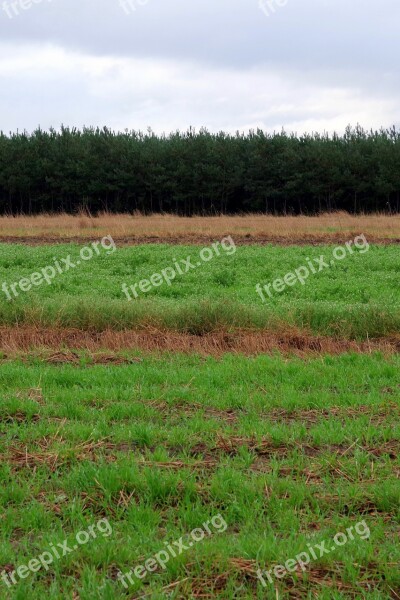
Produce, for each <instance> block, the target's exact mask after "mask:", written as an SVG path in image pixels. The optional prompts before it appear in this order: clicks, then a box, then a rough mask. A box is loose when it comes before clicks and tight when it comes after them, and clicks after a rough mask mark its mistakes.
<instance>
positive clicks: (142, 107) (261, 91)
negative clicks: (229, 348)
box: [0, 0, 400, 133]
mask: <svg viewBox="0 0 400 600" xmlns="http://www.w3.org/2000/svg"><path fill="white" fill-rule="evenodd" d="M124 2H125V4H124V5H122V4H123V3H124ZM24 3H25V4H24ZM29 3H30V0H14V3H13V0H8V1H7V2H6V4H2V0H0V7H1V6H3V8H2V9H0V39H1V42H0V52H1V57H2V59H1V62H0V88H1V90H2V93H1V95H0V129H2V130H3V131H5V132H8V131H9V130H16V129H17V128H18V129H20V130H21V129H27V130H32V129H33V128H35V127H36V126H38V125H41V126H42V127H43V128H47V127H50V126H54V127H59V126H60V124H61V123H64V124H65V125H71V126H72V125H75V126H79V127H81V126H83V125H95V126H96V125H99V126H103V125H108V126H110V127H113V128H116V129H125V128H129V129H131V128H133V129H146V128H147V127H151V128H152V129H153V130H155V131H157V132H162V131H166V132H168V131H171V130H175V129H178V128H179V129H186V128H187V127H189V125H194V126H196V127H200V126H205V127H207V128H209V129H210V130H212V131H218V130H221V129H223V130H227V131H236V130H247V129H249V128H255V127H262V128H264V129H267V130H274V129H275V130H276V129H278V130H279V129H281V128H282V127H284V128H285V129H286V130H288V131H296V132H298V133H302V132H304V131H315V130H318V131H324V130H326V131H330V132H331V131H333V130H337V131H342V130H343V129H344V127H345V126H346V125H347V124H349V123H352V124H356V123H357V122H359V123H361V124H362V125H364V126H366V127H373V128H379V127H380V126H390V125H392V124H397V125H398V124H399V123H400V116H399V102H398V99H399V91H400V86H399V80H398V74H397V73H398V67H397V64H396V62H397V60H398V50H399V46H400V42H399V41H398V39H399V36H398V32H397V23H398V22H399V17H400V4H399V3H398V0H381V3H380V4H379V6H378V5H376V3H372V2H371V1H370V0H362V1H361V0H352V2H351V3H349V2H348V1H347V0H302V2H301V3H300V2H299V0H287V1H286V2H285V0H262V2H261V3H262V6H260V2H259V1H258V0H218V2H215V0H214V1H211V0H191V1H190V2H188V1H187V0H36V2H35V3H34V2H33V0H32V2H31V5H29ZM350 4H351V5H350ZM24 5H25V9H23V8H22V7H23V6H24ZM7 13H8V15H11V17H12V18H9V16H7Z"/></svg>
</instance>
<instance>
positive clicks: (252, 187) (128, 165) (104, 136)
mask: <svg viewBox="0 0 400 600" xmlns="http://www.w3.org/2000/svg"><path fill="white" fill-rule="evenodd" d="M80 210H87V211H90V212H91V213H92V214H96V213H97V212H99V211H109V212H132V211H141V212H143V213H152V212H172V213H176V214H180V215H194V214H200V215H210V214H220V213H225V214H232V213H240V212H264V213H272V214H315V213H319V212H323V211H334V210H345V211H348V212H350V213H358V212H375V211H385V212H399V211H400V133H399V132H398V131H397V130H396V128H395V127H393V128H391V129H381V130H379V131H372V130H371V131H365V130H364V129H363V128H361V127H360V126H357V127H350V126H349V127H348V128H347V129H346V131H345V133H344V134H343V135H337V134H334V135H328V134H323V135H321V134H318V133H315V134H312V135H303V136H296V135H294V134H290V135H289V134H287V133H286V132H285V131H282V132H279V133H273V134H268V133H265V132H264V131H262V130H260V129H259V130H257V131H250V132H249V133H247V134H243V133H239V132H238V133H236V135H231V134H227V133H224V132H220V133H216V134H214V133H210V132H208V131H207V130H206V129H200V130H199V131H198V132H196V131H195V130H193V129H189V130H188V131H186V132H175V133H171V134H169V135H161V136H157V135H155V134H154V133H153V132H152V131H151V130H149V131H148V132H146V133H143V132H137V131H128V130H126V131H125V132H114V131H112V130H110V129H108V128H106V127H104V128H103V129H100V128H97V129H95V128H84V129H83V130H78V129H75V128H69V127H61V129H60V130H59V131H56V130H55V129H50V130H49V131H43V130H41V129H37V130H36V131H34V132H33V133H31V134H28V133H26V132H24V133H18V132H17V133H10V134H9V135H5V134H4V133H3V132H1V133H0V213H1V214H20V213H24V214H37V213H41V212H60V211H61V212H68V213H74V212H77V211H80Z"/></svg>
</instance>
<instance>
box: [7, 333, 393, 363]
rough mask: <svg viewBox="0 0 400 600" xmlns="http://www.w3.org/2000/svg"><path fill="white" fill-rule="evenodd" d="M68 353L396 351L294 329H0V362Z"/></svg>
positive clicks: (388, 344) (389, 344) (67, 357)
mask: <svg viewBox="0 0 400 600" xmlns="http://www.w3.org/2000/svg"><path fill="white" fill-rule="evenodd" d="M73 350H84V351H87V352H90V353H93V352H95V353H96V352H103V354H101V355H99V356H97V357H93V362H95V363H104V364H108V363H111V364H113V363H114V364H115V363H116V362H118V361H119V362H121V361H122V362H124V361H123V360H122V359H121V356H120V353H121V350H141V351H144V352H146V353H147V352H150V353H153V352H155V353H160V352H161V353H162V352H181V353H184V354H192V353H197V354H199V355H203V356H216V357H219V356H222V355H223V354H225V353H226V352H230V353H239V354H245V355H247V356H255V355H257V354H260V353H262V354H265V353H266V354H273V353H275V352H276V351H279V352H280V353H282V354H284V355H295V356H299V357H304V358H305V357H307V356H320V355H325V354H330V355H334V354H343V353H346V352H356V353H371V352H376V351H380V352H383V353H384V354H387V355H390V354H395V353H398V352H399V350H400V337H399V336H396V335H394V336H391V337H390V338H381V339H371V340H368V341H363V342H355V341H351V340H345V339H337V338H332V337H328V336H321V335H313V334H312V333H310V332H308V331H304V330H301V329H295V328H287V329H282V331H279V332H269V331H264V332H263V331H261V332H260V331H251V330H239V331H237V332H235V333H234V334H233V333H229V332H227V331H215V332H213V333H208V334H206V335H203V336H197V335H191V334H182V333H175V332H171V331H163V330H158V329H154V330H153V329H148V330H125V331H113V330H108V331H102V332H95V331H81V330H79V329H69V328H57V327H33V326H23V325H21V326H2V327H0V352H1V353H2V358H3V360H4V359H6V360H7V359H10V358H15V357H16V356H17V355H19V354H20V353H22V355H26V353H29V354H31V353H32V351H35V352H43V351H44V352H45V353H46V352H47V353H48V355H47V359H48V361H49V362H51V363H62V362H67V363H68V362H71V363H78V362H79V356H78V355H76V354H75V353H74V352H71V351H73ZM104 351H107V354H104ZM55 353H56V354H55ZM114 353H116V355H115V356H114ZM132 360H133V359H130V360H128V361H127V362H131V361H132Z"/></svg>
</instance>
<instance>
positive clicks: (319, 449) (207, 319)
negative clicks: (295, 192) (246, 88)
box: [0, 215, 400, 600]
mask: <svg viewBox="0 0 400 600" xmlns="http://www.w3.org/2000/svg"><path fill="white" fill-rule="evenodd" d="M79 218H81V217H71V219H72V221H71V222H68V224H67V225H66V228H65V229H63V230H61V224H60V228H59V229H58V230H57V229H56V228H55V223H54V222H53V221H52V220H51V219H50V220H48V221H46V219H45V218H42V217H36V218H34V217H31V218H29V219H30V220H29V219H28V220H27V221H26V226H27V227H28V225H29V223H32V222H33V221H35V222H36V224H37V226H38V227H39V226H40V228H41V229H40V232H39V230H35V231H34V230H32V231H31V232H30V234H29V235H28V232H27V230H24V229H21V228H19V229H18V228H17V227H16V224H17V222H19V226H20V225H21V220H23V219H24V218H23V217H21V218H17V219H15V221H13V220H10V219H8V218H4V219H3V221H4V222H3V225H5V223H6V221H7V222H11V223H12V227H14V225H15V227H16V228H14V230H13V231H11V230H7V231H5V229H4V228H3V230H2V236H0V237H1V239H2V240H3V243H1V244H0V299H1V300H0V424H1V430H0V473H1V481H2V484H3V485H2V486H1V488H0V514H1V518H0V598H1V599H2V598H4V599H5V600H25V598H29V599H32V600H41V598H43V597H45V598H49V599H50V600H62V599H64V598H68V599H71V600H114V599H115V600H123V599H128V598H129V599H130V600H139V599H142V598H143V599H146V598H150V599H155V600H164V599H166V598H170V599H173V600H187V599H192V598H198V599H210V600H212V599H214V598H221V599H224V600H231V599H234V600H236V599H245V600H250V598H257V599H260V600H261V599H271V600H303V599H307V600H311V599H313V598H319V599H321V600H332V599H333V600H345V599H353V600H358V599H359V598H368V599H371V600H388V599H390V600H398V599H399V598H400V576H399V572H400V570H399V566H400V550H399V543H398V542H399V534H400V520H399V518H400V511H399V506H400V485H399V478H400V461H399V450H400V426H399V423H400V421H399V416H400V379H399V367H400V358H399V348H400V341H399V332H400V299H399V293H398V289H399V271H400V265H399V261H398V256H399V252H398V246H397V245H396V243H391V244H390V243H387V242H388V241H389V238H392V239H394V238H395V236H396V235H398V234H397V233H396V231H395V230H393V231H392V230H389V228H387V229H386V230H385V232H384V233H383V231H384V229H383V228H382V229H381V230H380V227H381V225H382V223H381V224H379V222H378V221H379V219H378V218H376V219H375V220H374V219H372V220H371V222H370V227H371V230H370V231H371V236H372V239H375V240H376V239H379V240H380V242H384V243H377V242H376V241H375V242H372V241H370V240H369V237H368V235H366V238H365V239H366V240H368V244H367V243H365V244H359V245H358V247H355V248H354V247H353V252H352V253H350V252H347V253H346V256H343V258H342V259H341V260H336V259H335V260H333V262H332V264H331V260H332V258H333V257H334V256H335V254H334V252H335V248H337V247H338V245H339V243H340V244H344V243H345V242H346V240H350V239H354V237H355V236H357V235H359V233H360V230H358V231H357V230H355V229H354V230H353V229H352V227H353V225H351V226H350V225H349V227H350V229H349V230H348V232H350V231H351V232H352V235H351V236H350V235H349V236H348V237H347V234H346V236H345V237H343V230H341V231H339V230H334V231H331V232H328V233H329V235H332V236H333V238H335V239H336V242H333V238H332V239H331V238H329V236H328V241H329V239H330V240H331V242H330V243H324V244H323V243H322V242H323V240H324V239H325V238H324V237H323V236H324V235H326V231H325V233H323V232H322V229H320V236H321V237H320V238H319V239H318V235H319V234H318V233H316V231H314V232H312V233H310V232H309V233H307V232H306V230H305V228H304V221H302V218H300V219H299V221H297V222H294V224H293V227H294V228H295V229H296V228H297V232H298V233H297V235H298V238H299V239H301V243H299V244H297V245H295V244H286V241H284V243H281V242H282V240H281V241H280V242H279V244H278V243H274V244H272V243H267V239H266V238H267V236H268V235H269V234H268V233H267V229H268V227H270V228H271V229H270V231H271V232H272V230H273V228H274V225H272V224H271V223H270V224H269V225H268V227H267V225H266V229H265V230H264V231H261V230H260V232H259V236H260V237H259V243H255V242H254V239H253V238H252V237H250V238H246V235H250V236H256V230H255V229H253V230H252V233H251V234H248V233H246V228H248V226H249V223H248V222H247V223H245V222H243V223H242V228H243V230H242V232H241V233H239V229H236V235H237V238H238V243H237V244H236V243H235V242H236V239H237V238H236V236H235V232H234V231H232V232H231V233H229V231H228V230H227V229H226V227H227V225H226V223H227V222H228V221H225V222H224V223H222V222H221V221H220V222H218V221H216V222H215V223H213V224H212V228H211V229H207V228H209V227H210V223H208V224H207V223H205V222H202V225H201V232H200V234H196V233H195V232H194V230H193V231H190V233H189V234H188V235H186V237H185V236H184V232H183V233H182V238H180V235H181V233H180V232H179V231H177V227H178V226H177V225H176V224H177V223H179V227H180V226H181V221H180V220H179V219H176V218H175V221H174V220H173V219H172V218H171V220H170V221H169V222H170V224H171V229H170V231H169V234H166V235H165V243H161V241H162V240H161V239H159V240H158V243H144V242H143V240H142V239H136V241H134V242H133V243H134V244H135V245H129V244H130V243H131V242H132V240H131V242H130V241H129V240H128V238H129V235H131V233H132V232H131V233H127V232H125V234H122V233H121V230H118V226H119V225H121V219H120V218H119V217H115V218H116V219H117V220H116V221H115V222H114V229H113V228H110V229H109V230H108V231H107V228H106V226H105V225H104V223H103V225H104V229H102V227H99V228H95V229H93V228H92V229H91V225H90V223H91V220H90V219H89V225H88V224H87V223H86V222H85V223H82V227H81V228H79V227H76V224H77V222H78V221H77V220H78V219H79ZM103 218H105V217H103ZM332 218H337V215H336V217H332ZM7 219H8V220H7ZM99 219H100V220H101V218H99ZM118 219H120V220H119V221H118ZM129 219H130V218H129V217H126V219H122V221H123V223H124V225H126V222H127V221H129ZM133 219H134V220H135V217H134V218H133ZM235 219H238V218H235ZM168 220H169V218H167V217H159V221H158V224H157V226H159V227H161V229H160V230H159V231H157V230H156V229H155V227H156V221H157V219H156V218H155V217H153V221H152V222H151V224H149V225H148V226H149V229H148V230H147V232H146V231H145V226H144V225H143V227H144V229H143V230H142V231H137V232H136V233H137V235H139V236H141V238H143V236H144V237H146V235H148V239H147V242H149V241H150V239H153V238H154V237H157V236H158V235H161V236H162V231H161V230H162V228H163V227H164V232H165V231H166V229H165V227H166V225H165V224H166V222H167V221H168ZM111 221H112V219H111ZM111 221H109V222H108V224H109V225H110V223H111ZM173 221H174V223H175V225H173V223H172V222H173ZM300 221H302V222H301V223H300ZM290 222H291V221H290V219H289V220H288V223H289V224H290ZM142 223H143V224H144V223H145V218H143V219H142ZM147 223H149V222H147ZM307 223H308V225H310V226H311V223H309V222H308V221H307ZM318 223H319V225H318V227H320V228H321V227H322V225H321V221H318V219H316V220H315V221H314V225H315V224H318ZM231 224H232V227H233V221H232V223H231ZM331 224H332V222H331ZM64 225H65V223H64ZM97 225H99V222H97ZM174 226H175V229H174ZM257 226H258V224H257ZM325 226H327V225H326V223H325V225H324V227H325ZM12 227H11V229H12ZM179 227H178V229H179ZM236 227H237V228H240V223H239V221H237V223H236ZM253 227H255V225H254V224H253ZM46 228H47V234H46V233H45V230H46ZM151 228H153V229H151ZM373 229H374V231H375V233H374V234H372V230H373ZM379 230H380V233H379ZM216 231H218V233H219V234H221V235H218V236H217V235H216V234H215V232H216ZM106 235H107V236H110V235H114V236H115V239H114V240H113V241H114V242H115V246H114V245H113V244H111V242H110V239H109V240H108V244H107V245H104V246H101V245H100V247H99V248H98V249H99V251H98V253H97V254H96V253H94V255H93V257H92V258H91V259H90V260H86V259H83V258H82V257H83V256H84V254H82V248H83V245H84V244H87V245H89V240H90V241H93V240H100V239H101V237H102V236H106ZM196 235H197V237H196ZM226 235H231V236H232V237H231V241H226V242H225V244H224V245H223V246H221V245H220V246H219V255H216V254H215V253H214V255H213V256H212V257H210V259H209V260H203V257H204V256H209V255H207V253H206V254H204V252H203V250H204V248H205V247H209V248H212V244H213V243H215V242H216V240H222V238H223V237H224V236H226ZM257 235H258V234H257ZM275 235H278V236H280V233H279V232H278V230H276V231H275ZM18 236H19V239H20V243H15V239H14V243H10V242H8V243H7V242H6V241H5V239H6V238H7V237H11V238H15V237H18ZM57 236H58V242H60V243H56V244H55V243H53V244H50V243H46V242H49V240H50V238H52V237H57ZM124 236H125V237H124ZM308 236H314V237H313V241H312V242H311V241H310V240H311V237H308ZM336 236H339V237H340V236H341V237H340V240H339V237H337V238H336ZM374 236H375V237H374ZM385 236H387V237H386V238H385ZM27 237H29V238H30V239H29V245H28V244H27V243H26V238H27ZM195 237H196V239H194V238H195ZM69 238H71V239H70V241H69V242H68V243H65V239H69ZM75 238H76V239H75ZM189 238H190V239H191V243H189V242H188V240H189ZM249 240H250V242H253V243H248V242H249ZM307 240H308V243H307ZM22 241H23V242H24V243H21V242H22ZM39 242H40V244H39ZM139 242H140V243H139ZM167 242H170V243H167ZM173 242H175V243H173ZM202 252H203V254H202ZM321 256H323V257H324V260H325V261H326V265H327V266H326V267H324V268H323V269H322V270H321V271H319V270H318V263H320V259H321ZM67 257H69V258H68V261H67V263H65V260H66V259H67ZM188 257H190V260H191V261H192V264H193V266H194V267H193V268H189V269H188V270H187V272H185V271H186V269H185V268H183V265H184V264H185V263H186V265H187V261H188ZM63 259H64V261H63ZM78 261H79V264H78ZM71 262H72V263H73V264H74V266H73V267H72V266H70V263H71ZM310 262H311V263H313V264H315V265H316V266H317V269H316V270H317V272H316V273H315V274H314V273H312V272H310V273H309V275H308V277H306V278H305V280H304V285H302V283H301V282H300V281H299V280H297V281H296V282H295V284H294V285H291V286H289V285H286V286H285V287H284V289H282V291H276V290H274V288H273V287H272V290H273V293H271V297H269V296H268V294H267V292H265V297H264V301H263V299H262V297H261V295H260V294H259V293H258V291H257V288H256V286H257V284H260V285H261V289H265V288H264V286H265V285H266V284H272V283H273V282H274V281H276V280H277V279H283V278H284V277H285V275H286V274H288V273H291V272H292V273H293V272H295V271H296V269H298V268H300V267H303V266H304V265H308V266H309V265H310ZM56 264H58V265H60V266H61V265H62V266H63V269H62V272H56V271H57V267H56ZM67 264H68V265H69V266H68V268H67ZM177 264H180V265H181V266H182V269H183V271H182V273H179V272H176V274H175V277H174V278H173V279H171V281H170V282H169V283H170V284H169V283H168V281H167V280H166V279H165V278H164V279H161V283H160V279H158V280H157V278H156V280H154V281H157V285H153V284H152V285H148V284H145V285H144V286H142V287H143V289H144V290H147V291H143V290H142V289H141V286H140V282H143V281H144V280H147V281H151V280H152V277H153V276H154V274H160V273H162V271H163V270H164V269H167V268H171V267H174V268H175V269H176V265H177ZM49 266H52V269H53V271H54V276H52V277H50V279H49V281H50V283H49V284H48V283H47V282H46V280H45V278H44V275H43V271H42V269H45V270H46V269H47V271H45V272H46V273H47V274H49V273H51V271H49V270H48V268H49ZM34 273H36V274H37V273H39V277H36V276H34V279H32V276H33V274H34ZM303 273H304V272H303ZM40 274H42V275H41V277H42V281H39V280H40ZM33 281H34V282H35V283H32V284H30V282H33ZM13 284H15V285H14V290H15V291H17V294H15V293H14V291H13V288H12V285H13ZM124 284H126V287H124ZM135 284H136V288H134V289H135V290H136V294H137V297H136V298H135V297H134V295H135V294H134V292H133V291H132V287H131V286H134V285H135ZM15 286H16V287H15ZM28 287H29V289H28ZM279 287H280V286H279V285H278V288H279ZM23 288H26V291H23ZM270 290H271V288H270ZM127 294H130V295H131V298H132V299H131V300H128V295H127ZM217 522H218V523H219V524H220V525H221V523H222V524H223V525H224V526H223V527H219V528H217V527H216V526H212V525H210V524H212V523H217ZM100 523H102V526H104V525H105V524H107V528H106V529H103V533H102V532H101V530H100ZM207 523H208V525H207V527H208V530H206V529H205V528H206V525H205V524H207ZM96 527H97V529H96ZM93 531H94V532H95V533H96V535H95V536H94V535H92V534H93ZM194 531H197V532H199V531H202V533H203V535H202V538H201V540H199V541H198V540H196V543H193V540H194V538H193V535H194V534H193V532H194ZM349 531H352V532H353V534H352V537H350V533H349ZM85 532H91V534H89V533H85ZM86 535H87V540H86V541H85V543H81V542H80V541H79V543H78V544H76V543H75V542H76V541H78V538H79V536H83V538H84V539H86V538H85V536H86ZM343 539H344V540H345V541H343ZM190 540H192V541H191V542H190ZM337 540H338V541H337ZM339 542H340V543H339ZM178 544H179V548H180V550H179V552H177V548H178ZM66 545H67V547H68V552H67V551H65V554H64V553H61V548H63V549H64V550H65V548H66ZM324 545H325V547H326V548H327V551H326V552H323V553H322V554H321V555H320V554H319V553H318V554H316V555H315V557H314V556H313V555H312V551H313V552H316V549H317V548H321V547H323V546H324ZM57 548H58V549H59V554H60V556H58V557H57V556H56V555H55V551H56V549H57ZM171 548H172V549H175V552H174V553H172V552H171V551H170V549H171ZM50 550H51V552H52V553H53V555H51V552H50ZM167 550H168V553H169V554H168V560H166V559H165V561H164V562H165V564H164V566H165V568H163V567H162V561H161V563H160V562H157V561H156V562H155V559H154V557H155V556H158V557H160V556H161V554H160V553H162V552H163V553H164V557H165V553H166V552H167ZM181 550H182V551H181ZM49 552H50V554H49ZM46 553H47V554H46ZM46 556H47V559H49V556H50V558H51V561H50V562H49V564H47V562H46V560H47V559H46ZM305 556H307V557H308V560H306V561H305V563H304V560H303V564H302V563H301V561H300V559H298V557H303V559H304V557H305ZM32 561H33V562H32ZM149 561H150V562H149ZM29 565H31V567H30V566H29ZM143 565H149V567H146V571H145V572H144V567H143ZM282 565H289V566H290V565H291V567H290V568H289V566H288V567H287V568H286V567H285V568H286V571H285V572H283V571H284V567H283V566H282ZM150 566H151V568H150ZM127 573H131V579H132V581H130V580H129V578H128V577H127V575H126V574H127ZM132 573H134V574H135V573H136V575H132ZM266 573H269V577H271V581H270V580H269V577H268V575H267V574H266ZM14 580H15V581H14Z"/></svg>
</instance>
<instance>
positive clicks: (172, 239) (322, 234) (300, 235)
mask: <svg viewBox="0 0 400 600" xmlns="http://www.w3.org/2000/svg"><path fill="white" fill-rule="evenodd" d="M362 233H363V234H364V235H365V236H366V237H367V238H368V239H369V241H370V242H371V243H373V242H375V243H380V242H384V241H391V243H400V216H399V215H358V216H353V215H349V214H347V213H345V212H338V213H331V214H322V215H319V216H314V217H305V216H297V217H293V216H286V217H275V216H271V215H260V214H258V215H257V214H247V215H238V216H216V217H177V216H175V215H149V216H143V215H140V214H135V215H128V214H119V215H118V214H117V215H112V214H100V215H99V216H97V217H91V216H89V215H75V216H73V215H66V214H60V215H37V216H32V217H27V216H19V217H6V216H3V217H0V240H1V241H2V242H17V241H19V242H20V243H25V244H44V243H47V244H49V243H61V242H71V241H75V242H79V243H83V242H87V241H93V240H98V239H101V238H102V237H103V236H106V235H111V236H112V237H113V239H114V241H115V242H116V243H118V244H119V245H124V244H129V245H132V244H139V243H162V242H163V243H165V242H168V243H175V244H183V243H185V244H202V245H208V244H209V243H211V242H214V241H216V240H221V239H222V238H223V237H225V236H228V235H231V236H232V237H233V239H234V240H235V242H236V243H237V244H254V243H257V244H266V243H275V244H321V243H344V242H346V241H348V240H350V239H354V237H356V236H357V235H360V234H362Z"/></svg>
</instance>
